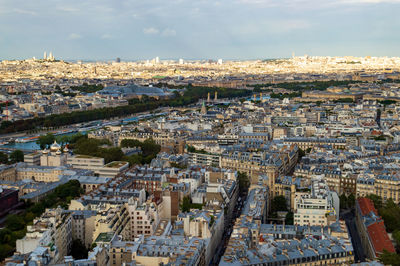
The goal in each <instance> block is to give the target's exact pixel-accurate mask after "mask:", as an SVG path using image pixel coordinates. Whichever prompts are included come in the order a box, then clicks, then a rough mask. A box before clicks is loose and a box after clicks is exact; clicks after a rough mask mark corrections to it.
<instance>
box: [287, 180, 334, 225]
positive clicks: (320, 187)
mask: <svg viewBox="0 0 400 266" xmlns="http://www.w3.org/2000/svg"><path fill="white" fill-rule="evenodd" d="M294 201H295V203H294V223H295V224H297V225H301V226H303V225H310V226H314V225H321V226H328V225H330V224H331V223H334V222H336V221H337V220H338V219H339V197H338V196H337V193H336V192H332V191H330V190H329V187H328V186H327V184H326V182H325V181H323V179H322V178H315V179H313V180H312V183H311V192H296V196H295V199H294Z"/></svg>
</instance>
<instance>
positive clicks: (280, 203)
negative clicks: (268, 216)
mask: <svg viewBox="0 0 400 266" xmlns="http://www.w3.org/2000/svg"><path fill="white" fill-rule="evenodd" d="M278 211H288V209H287V205H286V198H285V196H276V197H275V198H273V199H272V201H271V212H272V213H275V212H278Z"/></svg>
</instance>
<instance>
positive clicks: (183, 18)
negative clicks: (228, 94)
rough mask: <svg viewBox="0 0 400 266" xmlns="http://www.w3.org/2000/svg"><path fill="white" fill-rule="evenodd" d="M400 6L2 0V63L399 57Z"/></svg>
mask: <svg viewBox="0 0 400 266" xmlns="http://www.w3.org/2000/svg"><path fill="white" fill-rule="evenodd" d="M399 8H400V1H398V0H334V1H317V0H296V1H289V0H284V1H280V0H279V1H278V0H233V1H232V0H220V1H216V0H202V1H190V0H170V1H164V0H151V1H131V0H123V1H121V0H117V1H105V0H87V1H77V0H72V1H61V0H56V1H50V0H39V1H24V0H2V1H0V48H1V49H0V60H1V59H3V60H4V59H25V58H31V57H37V58H39V57H41V56H42V53H43V51H53V52H54V53H55V54H57V55H58V57H59V58H62V59H64V60H75V59H83V60H110V59H114V58H116V57H121V58H122V59H123V60H137V59H149V58H153V57H156V56H159V57H161V58H164V59H171V58H174V59H177V58H184V59H209V58H213V59H216V58H223V59H265V58H288V57H291V55H292V52H295V54H296V55H304V54H308V55H320V56H344V55H352V56H368V55H370V56H398V55H399V54H398V44H399V42H400V35H399V34H398V29H399V28H400V20H399V19H398V12H399Z"/></svg>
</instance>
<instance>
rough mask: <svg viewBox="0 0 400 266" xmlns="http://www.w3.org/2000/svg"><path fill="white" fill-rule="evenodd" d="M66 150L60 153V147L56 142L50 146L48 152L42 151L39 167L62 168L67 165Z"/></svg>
mask: <svg viewBox="0 0 400 266" xmlns="http://www.w3.org/2000/svg"><path fill="white" fill-rule="evenodd" d="M67 152H68V150H66V151H64V153H63V152H62V151H61V146H60V144H58V143H57V142H56V141H54V143H53V144H51V146H50V150H47V149H44V150H43V151H42V156H40V165H41V166H62V165H65V164H66V163H67V156H68V153H67Z"/></svg>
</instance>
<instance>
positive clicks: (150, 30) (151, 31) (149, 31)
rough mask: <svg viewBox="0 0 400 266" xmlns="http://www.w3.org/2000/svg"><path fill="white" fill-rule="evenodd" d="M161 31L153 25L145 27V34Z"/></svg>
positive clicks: (154, 33)
mask: <svg viewBox="0 0 400 266" xmlns="http://www.w3.org/2000/svg"><path fill="white" fill-rule="evenodd" d="M159 32H160V31H159V30H158V29H157V28H153V27H150V28H144V29H143V33H144V34H148V35H156V34H158V33H159Z"/></svg>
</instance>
